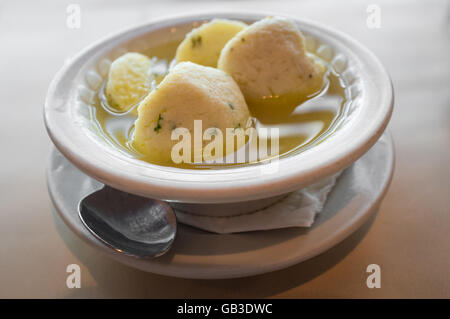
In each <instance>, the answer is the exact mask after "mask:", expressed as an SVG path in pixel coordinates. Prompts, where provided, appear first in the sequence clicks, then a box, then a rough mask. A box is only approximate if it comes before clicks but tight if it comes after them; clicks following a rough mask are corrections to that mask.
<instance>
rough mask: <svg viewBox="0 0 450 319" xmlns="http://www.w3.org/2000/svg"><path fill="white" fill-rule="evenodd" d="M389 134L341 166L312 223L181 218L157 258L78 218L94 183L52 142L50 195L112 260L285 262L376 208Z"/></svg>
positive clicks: (179, 273)
mask: <svg viewBox="0 0 450 319" xmlns="http://www.w3.org/2000/svg"><path fill="white" fill-rule="evenodd" d="M393 166H394V149H393V143H392V139H391V138H390V136H389V135H386V134H384V135H383V136H382V137H381V138H380V140H379V141H378V142H377V143H376V144H375V146H374V147H373V148H372V149H371V150H370V151H369V152H367V153H366V154H365V155H364V156H363V157H361V158H360V159H359V160H358V161H356V162H355V163H354V164H353V165H352V166H350V167H349V168H348V169H346V170H345V171H344V172H343V174H342V175H341V177H340V178H339V179H338V181H337V183H336V186H335V187H334V189H333V190H332V192H331V193H330V195H329V198H328V200H327V202H326V205H325V207H324V209H323V211H322V212H321V213H320V214H319V215H318V216H317V219H316V221H315V223H314V224H313V226H312V227H311V228H289V229H278V230H271V231H257V232H248V233H240V234H229V235H218V234H213V233H208V232H205V231H201V230H197V229H194V228H192V227H189V226H184V225H180V227H179V228H178V234H177V238H176V240H175V243H174V246H173V247H172V249H171V251H170V252H169V253H168V254H166V255H164V256H162V257H159V258H157V259H153V260H141V259H136V258H133V257H129V256H125V255H123V254H120V253H118V252H116V251H113V250H112V249H110V248H108V247H107V246H105V245H104V244H102V243H101V242H100V241H99V240H97V239H96V238H95V237H94V236H93V235H92V234H91V233H90V232H89V231H88V230H87V229H86V228H85V227H84V226H83V224H82V223H81V221H80V219H79V218H78V214H77V207H78V202H79V200H80V199H81V198H82V197H83V196H85V195H87V194H89V193H91V192H92V190H93V189H94V188H98V186H99V185H98V182H97V181H95V180H93V179H92V178H90V177H88V176H87V175H85V174H83V173H81V172H80V171H79V170H78V169H77V168H75V167H74V166H73V165H72V164H70V163H69V162H68V161H67V160H66V159H65V158H64V157H63V156H62V155H61V154H60V153H59V152H58V151H57V150H56V149H54V150H53V151H52V154H51V158H50V162H49V166H48V170H47V181H48V188H49V192H50V196H51V198H52V200H53V203H54V205H55V208H56V210H57V212H58V213H59V214H60V216H61V217H62V219H63V220H64V221H65V223H66V224H67V225H68V226H69V228H70V229H72V230H73V231H74V232H75V233H76V234H77V235H78V236H80V237H81V238H82V239H83V240H85V241H86V242H88V243H89V244H91V245H92V246H94V247H95V248H98V250H99V251H102V252H103V253H106V254H107V255H108V256H110V257H112V258H114V259H116V260H117V261H119V262H121V263H124V264H126V265H129V266H131V267H135V268H138V269H141V270H144V271H148V272H153V273H157V274H163V275H168V276H175V277H184V278H203V279H213V278H234V277H244V276H251V275H256V274H262V273H266V272H269V271H274V270H278V269H282V268H285V267H288V266H291V265H294V264H296V263H299V262H302V261H304V260H306V259H309V258H311V257H314V256H316V255H318V254H320V253H322V252H324V251H325V250H327V249H329V248H331V247H333V246H334V245H336V244H338V243H339V242H340V241H342V240H343V239H344V238H346V237H347V236H349V235H350V234H351V233H353V232H354V231H355V230H356V229H358V228H359V227H360V226H361V225H362V224H363V223H364V222H365V221H366V220H367V219H368V218H369V217H370V215H372V214H373V213H374V212H375V211H376V210H377V208H378V205H379V203H380V201H381V199H382V198H383V196H384V194H385V193H386V190H387V188H388V186H389V183H390V181H391V177H392V172H393Z"/></svg>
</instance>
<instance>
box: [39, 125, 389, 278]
mask: <svg viewBox="0 0 450 319" xmlns="http://www.w3.org/2000/svg"><path fill="white" fill-rule="evenodd" d="M383 136H384V137H386V142H387V146H386V148H385V150H386V153H387V156H386V158H387V164H386V167H387V168H388V170H389V171H388V174H386V177H385V179H384V180H383V182H382V183H381V185H380V186H378V187H377V193H376V196H374V197H373V199H372V200H370V201H367V202H365V204H364V205H362V207H360V208H358V214H355V215H353V217H352V218H351V219H350V220H347V221H346V222H345V223H344V225H342V226H340V227H339V230H338V231H336V232H335V233H332V234H331V235H330V236H328V237H327V238H326V239H325V240H324V241H322V242H320V243H319V244H318V245H316V246H315V247H314V248H313V249H311V250H310V251H308V252H307V253H304V254H302V255H298V256H294V257H291V258H287V259H283V260H281V261H273V262H270V263H266V264H259V265H258V267H253V268H248V267H247V268H236V267H235V268H233V269H232V270H231V271H229V272H227V271H223V270H222V271H221V272H214V271H210V272H206V273H205V272H203V270H204V269H203V268H204V267H205V265H200V266H199V265H193V264H191V265H187V264H186V265H183V264H178V265H173V264H172V265H170V266H168V264H165V263H159V262H158V259H154V260H153V259H152V260H143V259H138V258H136V257H132V256H126V255H123V254H120V253H118V252H116V251H114V250H112V249H110V248H108V247H107V246H105V245H104V244H103V243H102V242H101V241H99V240H98V239H97V238H95V237H94V236H92V235H91V234H90V233H89V234H88V235H86V234H87V230H86V229H85V230H84V231H85V233H83V230H82V229H79V227H78V226H77V225H76V224H74V223H72V222H71V221H70V219H69V218H68V216H66V215H70V213H67V212H63V210H64V209H63V208H62V206H63V205H61V202H60V201H61V200H58V199H56V198H55V193H54V190H53V188H54V187H55V185H53V184H54V182H55V181H54V180H53V179H52V178H51V175H52V172H51V170H50V166H51V161H52V158H53V157H54V156H55V154H56V151H57V150H56V148H55V147H53V148H52V150H51V152H50V156H49V160H48V162H47V169H46V181H47V188H48V192H49V196H50V199H51V201H52V203H53V208H54V209H55V211H56V212H57V214H58V216H59V217H60V218H61V219H62V220H63V221H64V223H65V225H66V226H67V227H68V228H69V229H70V230H71V231H73V232H74V233H75V234H76V235H77V237H79V238H80V239H82V240H83V241H84V242H86V243H87V244H89V246H91V247H93V248H96V249H99V250H100V251H101V252H102V253H103V254H105V255H106V256H109V257H111V258H112V259H114V260H116V261H118V262H120V263H122V264H125V265H127V266H130V267H133V268H136V269H139V270H142V271H145V272H151V273H155V274H159V275H165V276H171V277H178V278H189V279H231V278H242V277H248V276H254V275H260V274H264V273H268V272H272V271H276V270H280V269H284V268H287V267H290V266H292V265H295V264H298V263H301V262H303V261H306V260H308V259H311V258H313V257H315V256H318V255H320V254H321V253H323V252H325V251H327V250H329V249H330V248H332V247H333V246H335V245H337V244H339V243H340V242H342V241H343V240H344V239H345V238H347V237H348V236H349V235H351V234H352V233H353V232H355V231H356V230H357V229H359V228H360V227H361V226H362V225H363V224H364V223H365V222H366V221H367V220H368V219H369V218H370V217H371V216H372V215H373V214H374V213H375V212H376V211H377V208H378V207H379V204H380V202H381V200H382V199H383V198H384V196H385V195H386V193H387V191H388V189H389V185H390V183H391V181H392V178H393V174H394V166H395V149H394V142H393V139H392V136H391V134H390V133H387V132H386V133H384V134H383ZM62 156H63V155H62ZM65 160H67V159H66V158H65ZM74 168H75V169H77V170H78V168H76V167H75V166H74ZM87 178H90V179H92V177H90V176H87ZM337 214H339V213H337ZM77 216H78V215H77ZM82 227H83V226H82ZM313 227H314V225H313V226H312V227H311V229H312V228H313ZM180 229H181V227H180ZM258 232H261V231H258ZM239 234H242V233H239ZM246 234H248V235H250V236H251V235H252V232H247V233H246ZM214 235H217V236H222V235H219V234H214ZM228 235H230V234H228ZM231 235H233V234H231ZM244 253H245V254H248V252H244ZM186 266H189V267H188V268H186ZM196 267H199V268H197V269H196Z"/></svg>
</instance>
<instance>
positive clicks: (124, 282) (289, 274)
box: [0, 0, 450, 298]
mask: <svg viewBox="0 0 450 319" xmlns="http://www.w3.org/2000/svg"><path fill="white" fill-rule="evenodd" d="M70 3H76V4H78V5H79V8H80V9H81V16H80V17H81V25H80V28H69V27H68V26H67V18H68V13H67V10H68V5H69V4H70ZM373 3H375V4H376V5H377V7H375V8H374V7H369V5H370V4H373ZM237 8H239V9H247V10H253V11H255V10H264V11H268V12H274V13H275V12H278V13H286V14H290V15H294V16H298V17H303V18H308V19H313V20H317V21H321V22H324V23H327V24H329V25H331V26H334V27H336V28H338V29H340V30H342V31H345V32H347V33H349V34H350V35H352V36H354V37H355V38H356V39H358V40H359V41H361V42H362V43H364V44H365V45H367V46H368V47H369V48H370V49H371V50H373V51H374V52H375V53H376V54H377V55H378V57H379V58H380V59H381V60H382V62H383V63H384V64H385V66H386V68H387V69H388V71H389V72H390V74H391V76H392V80H393V83H394V89H395V94H396V105H395V110H394V114H393V117H392V121H391V123H390V125H389V129H390V131H391V132H392V134H393V137H394V141H395V144H396V166H395V172H394V178H393V181H392V184H391V187H390V189H389V191H388V193H387V195H386V198H385V200H384V201H383V203H382V205H381V207H380V209H379V211H378V213H377V214H376V216H375V217H374V218H372V219H371V220H370V221H369V222H368V223H367V224H365V225H364V226H363V227H362V228H361V229H360V230H358V231H357V232H356V233H355V234H353V235H352V236H350V237H349V238H348V239H346V240H345V241H344V242H342V243H341V244H339V245H338V246H336V247H334V248H333V249H331V250H329V251H328V252H326V253H324V254H322V255H320V256H318V257H316V258H313V259H311V260H309V261H306V262H304V263H302V264H299V265H296V266H293V267H290V268H288V269H285V270H281V271H277V272H273V273H269V274H265V275H260V276H255V277H249V278H243V279H233V280H211V281H207V280H187V279H176V278H169V277H164V276H159V275H154V274H149V273H144V272H141V271H138V270H135V269H132V268H128V267H126V266H124V265H121V264H119V263H117V262H115V261H113V260H110V259H108V258H106V257H104V256H103V255H100V254H99V253H98V252H97V251H95V250H93V249H92V248H91V247H90V246H87V245H86V244H85V243H84V242H82V241H81V240H80V239H79V238H78V237H76V236H75V235H74V234H73V233H71V232H70V231H69V229H68V228H67V227H66V226H65V225H64V224H63V222H62V221H61V220H60V219H59V217H58V216H57V215H56V213H55V212H54V211H53V209H52V206H51V203H50V200H49V197H48V194H47V188H46V182H45V166H46V162H47V159H48V155H49V150H50V147H51V142H50V140H49V138H48V137H47V134H46V132H45V128H44V124H43V120H42V107H43V102H44V98H45V94H46V90H47V87H48V84H49V82H50V80H51V79H52V77H53V75H54V74H55V73H56V71H57V70H58V69H59V68H60V67H61V66H62V64H63V63H64V61H65V60H66V59H67V58H69V57H70V56H71V55H73V54H75V53H76V52H77V51H79V50H80V49H82V48H83V47H84V46H86V45H88V44H90V43H91V42H93V41H96V40H98V39H99V38H100V37H102V36H105V35H107V34H109V33H112V32H115V31H118V30H120V29H123V28H127V27H129V26H132V25H136V24H139V23H142V22H145V21H147V20H149V19H151V18H153V17H160V16H163V15H168V14H174V13H184V12H195V11H198V10H200V9H202V10H206V9H209V10H216V9H217V10H219V9H224V10H227V11H231V10H233V9H235V10H236V9H237ZM71 10H73V8H69V14H70V13H71V12H73V11H71ZM377 10H380V20H379V21H380V24H379V27H380V28H376V27H375V28H374V26H376V25H377V24H376V21H375V20H373V18H376V17H375V16H373V14H375V15H376V14H377ZM368 19H369V23H368ZM374 21H375V23H374ZM69 25H70V26H73V25H71V24H70V23H69ZM0 97H1V101H2V106H1V108H2V111H1V116H0V146H1V158H0V164H1V165H0V204H1V208H0V242H1V245H0V297H3V298H11V297H25V298H49V297H50V298H79V297H84V298H99V297H100V298H105V297H115V298H122V297H124V298H129V297H135V298H141V297H148V298H156V297H159V298H166V297H179V298H188V297H222V298H231V297H234V298H239V297H257V298H259V297H277V298H283V297H284V298H307V297H308V298H309V297H319V298H320V297H323V298H329V297H337V298H366V297H385V298H390V297H406V298H408V297H425V298H428V297H437V298H440V297H447V298H449V297H450V150H449V149H450V1H445V0H442V1H438V0H436V1H395V4H394V2H393V1H384V0H383V1H381V0H377V1H347V2H345V1H339V2H337V1H314V2H313V1H256V0H255V1H206V0H205V1H173V0H164V1H123V2H119V1H108V2H107V1H96V2H94V1H53V2H51V1H47V2H45V1H44V2H39V3H38V2H34V1H30V2H29V3H27V2H22V1H9V2H6V1H3V2H2V3H0ZM69 264H78V265H80V267H81V274H82V275H81V288H78V289H77V288H75V289H69V288H67V286H66V278H67V275H68V274H67V272H66V267H67V265H69ZM369 264H378V265H379V266H380V267H381V288H374V289H369V288H368V287H367V285H366V278H367V276H368V274H367V273H366V267H367V265H369Z"/></svg>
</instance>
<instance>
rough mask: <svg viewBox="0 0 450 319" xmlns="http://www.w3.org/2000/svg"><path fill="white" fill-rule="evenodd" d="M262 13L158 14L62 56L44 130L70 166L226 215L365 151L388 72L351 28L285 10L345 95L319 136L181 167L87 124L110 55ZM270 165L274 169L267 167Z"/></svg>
mask: <svg viewBox="0 0 450 319" xmlns="http://www.w3.org/2000/svg"><path fill="white" fill-rule="evenodd" d="M267 15H270V14H255V13H251V14H250V13H208V14H200V15H195V16H192V15H190V16H177V17H171V18H164V19H158V20H154V21H152V22H149V23H147V24H144V25H142V26H139V27H135V28H132V29H129V30H126V31H124V32H121V33H118V34H115V35H113V36H110V37H108V38H105V39H102V40H100V41H99V42H97V43H95V44H93V45H91V46H90V47H88V48H86V49H85V50H83V51H82V52H80V53H79V54H78V55H76V56H75V57H74V58H73V59H71V61H70V62H68V63H67V64H66V65H64V66H63V68H62V69H61V70H60V71H59V72H58V74H57V75H56V76H55V78H54V80H53V81H52V83H51V85H50V88H49V90H48V94H47V98H46V101H45V107H44V115H45V123H46V127H47V130H48V133H49V135H50V137H51V139H52V140H53V142H54V144H55V145H56V147H57V148H58V149H59V150H60V151H61V152H62V154H64V156H65V157H67V158H68V159H69V160H70V161H71V162H72V163H73V164H74V165H75V166H77V167H78V168H79V169H80V170H82V171H83V172H85V173H86V174H88V175H90V176H91V177H93V178H95V179H97V180H99V181H101V182H103V183H105V184H108V185H110V186H112V187H115V188H118V189H121V190H123V191H127V192H130V193H134V194H139V195H142V196H147V197H153V198H159V199H163V200H169V201H174V202H180V203H196V204H217V203H228V204H227V205H230V206H223V207H225V210H224V211H223V212H220V211H219V210H218V211H217V212H214V210H215V207H216V206H217V205H207V206H201V205H188V206H186V209H187V210H190V211H193V212H196V211H199V212H200V211H201V210H202V209H201V207H205V208H206V211H211V210H213V212H212V214H219V215H224V214H225V215H226V214H227V213H226V211H227V210H230V209H231V210H232V211H234V213H236V212H243V210H242V209H244V210H246V209H247V210H248V207H249V206H248V205H244V206H242V207H247V208H242V207H241V208H239V207H237V206H236V205H235V204H233V203H236V202H243V201H250V202H251V203H253V204H252V208H251V209H257V208H258V207H261V206H267V205H269V204H270V203H271V202H273V201H274V200H277V199H279V198H280V197H281V196H283V194H287V193H289V192H291V191H293V190H296V189H299V188H301V187H304V186H306V185H308V184H311V183H313V182H315V181H318V180H320V179H322V178H324V177H326V176H329V175H331V174H334V173H336V172H339V171H340V170H342V169H344V168H346V167H347V166H349V165H350V164H352V163H353V162H354V161H355V160H357V159H358V158H359V157H361V156H362V155H363V154H364V153H365V152H366V151H368V150H369V149H370V148H371V147H372V146H373V145H374V143H375V142H376V141H377V140H378V138H379V137H380V136H381V134H382V133H383V131H384V130H385V128H386V125H387V123H388V121H389V119H390V115H391V112H392V108H393V90H392V86H391V81H390V79H389V76H388V74H387V72H386V70H385V69H384V67H383V66H382V64H381V63H380V61H379V60H378V59H377V58H376V57H375V55H374V54H373V53H372V52H370V51H369V50H368V49H366V48H365V47H364V46H362V45H361V44H359V43H358V42H357V41H355V40H354V39H352V38H351V37H349V36H347V35H345V34H343V33H341V32H338V31H336V30H335V29H333V28H331V27H327V26H325V25H322V24H319V23H315V22H310V21H304V20H300V19H295V18H292V17H291V18H292V19H293V20H295V22H296V23H297V24H298V27H299V28H300V30H301V31H302V32H303V33H304V34H305V36H306V42H307V47H308V49H309V50H310V51H312V52H315V53H316V54H317V55H319V56H320V57H321V58H322V59H324V60H325V61H327V62H329V63H330V64H331V65H333V67H334V68H335V69H336V70H337V71H338V72H339V73H340V74H341V75H342V77H343V79H344V81H345V82H346V84H347V85H348V87H349V88H348V90H349V92H350V93H349V94H350V95H351V97H352V103H351V105H349V106H348V109H347V110H346V115H345V118H344V120H343V122H342V124H341V125H340V127H339V128H338V129H337V130H336V131H335V132H334V133H333V134H332V135H331V136H329V137H328V138H327V139H326V140H324V141H323V142H321V143H320V144H318V145H316V146H314V147H312V148H310V149H308V150H306V151H304V152H302V153H300V154H298V155H293V156H288V157H286V158H282V159H280V160H279V161H278V163H270V164H263V165H247V166H244V167H239V168H227V169H218V170H189V169H179V168H171V167H161V166H158V165H152V164H149V163H146V162H143V161H140V160H137V159H133V158H131V157H129V156H127V155H126V154H124V153H123V152H121V151H120V150H119V149H116V148H114V147H112V146H111V145H110V144H108V142H106V141H105V140H104V139H103V138H102V137H101V136H99V134H98V133H97V131H96V129H95V127H94V126H93V125H92V122H91V120H90V113H89V112H90V111H89V108H90V106H89V104H90V103H91V102H92V99H93V97H94V95H95V94H96V90H97V89H98V87H99V86H100V85H101V83H102V81H103V80H104V78H105V76H106V75H107V71H108V67H109V62H108V61H111V60H113V59H114V58H116V57H117V56H119V55H120V54H123V53H124V52H126V51H131V50H139V49H140V48H144V47H149V46H152V45H157V44H161V43H164V42H165V41H169V40H172V39H180V38H183V37H184V34H185V33H186V32H187V31H189V30H190V29H192V27H193V25H195V24H196V23H198V22H201V21H204V20H210V19H212V18H229V19H236V20H242V21H247V22H252V21H256V20H259V19H262V18H264V17H265V16H267ZM274 165H278V168H276V166H274ZM272 166H273V167H272ZM272 168H274V170H273V172H275V173H271V172H272ZM238 206H239V205H238ZM217 207H218V206H217ZM200 213H201V212H200ZM206 214H208V213H206Z"/></svg>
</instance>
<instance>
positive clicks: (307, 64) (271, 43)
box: [218, 17, 325, 110]
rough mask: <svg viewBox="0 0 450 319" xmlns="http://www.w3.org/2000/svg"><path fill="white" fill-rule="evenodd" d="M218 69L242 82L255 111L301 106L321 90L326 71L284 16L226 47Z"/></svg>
mask: <svg viewBox="0 0 450 319" xmlns="http://www.w3.org/2000/svg"><path fill="white" fill-rule="evenodd" d="M218 68H219V69H221V70H223V71H225V72H227V73H228V74H230V75H231V76H232V77H233V79H234V80H235V81H236V82H237V83H238V85H239V87H240V88H241V91H242V93H243V94H244V96H245V99H246V101H247V103H248V104H249V106H250V107H251V108H252V110H253V109H254V108H255V106H256V107H259V106H270V107H272V106H277V107H279V106H281V105H289V106H294V105H295V106H296V105H298V104H300V103H301V102H303V101H304V100H306V99H307V97H308V96H309V95H312V94H314V93H316V92H317V91H319V90H320V89H321V87H322V84H323V75H324V71H325V68H324V66H323V65H322V64H320V63H317V62H316V61H315V59H314V58H313V57H311V56H309V55H308V54H307V53H306V51H305V45H304V38H303V35H302V34H301V33H300V31H299V30H298V29H297V26H296V25H295V24H294V22H292V21H291V20H289V19H286V18H282V17H268V18H265V19H263V20H260V21H258V22H255V23H254V24H252V25H250V26H249V27H247V28H246V29H244V30H243V31H242V32H240V33H238V34H237V35H236V36H235V37H234V38H233V39H231V40H230V41H229V42H228V43H227V44H226V46H225V47H224V48H223V50H222V53H221V55H220V58H219V61H218ZM280 102H281V103H280Z"/></svg>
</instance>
